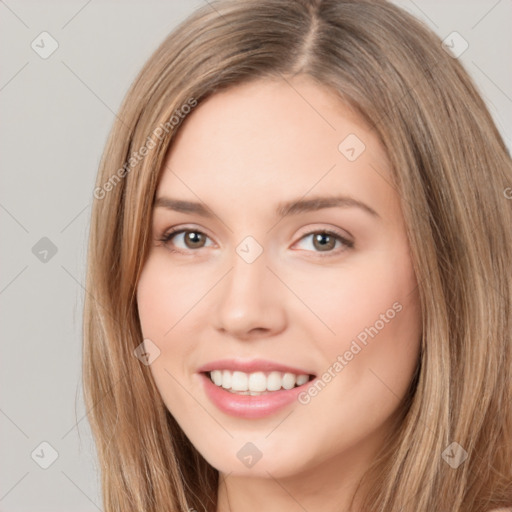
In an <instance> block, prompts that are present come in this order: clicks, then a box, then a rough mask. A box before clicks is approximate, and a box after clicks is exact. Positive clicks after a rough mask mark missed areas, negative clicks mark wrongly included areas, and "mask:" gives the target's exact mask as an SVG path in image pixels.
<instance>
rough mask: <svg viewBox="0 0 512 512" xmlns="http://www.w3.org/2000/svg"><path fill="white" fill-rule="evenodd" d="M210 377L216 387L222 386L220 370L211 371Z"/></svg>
mask: <svg viewBox="0 0 512 512" xmlns="http://www.w3.org/2000/svg"><path fill="white" fill-rule="evenodd" d="M210 376H211V378H212V380H213V382H214V384H215V385H216V386H222V372H221V371H220V370H213V372H210Z"/></svg>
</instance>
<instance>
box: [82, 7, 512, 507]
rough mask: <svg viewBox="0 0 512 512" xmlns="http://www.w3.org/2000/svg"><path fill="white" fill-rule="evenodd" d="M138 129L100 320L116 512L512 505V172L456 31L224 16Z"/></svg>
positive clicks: (98, 367) (124, 133)
mask: <svg viewBox="0 0 512 512" xmlns="http://www.w3.org/2000/svg"><path fill="white" fill-rule="evenodd" d="M119 118H120V121H119V122H118V123H116V125H115V126H114V128H113V130H112V133H111V135H110V138H109V141H108V144H107V147H106V149H105V153H104V157H103V160H102V163H101V166H100V170H99V173H98V179H97V186H96V189H95V192H94V195H95V198H96V201H95V204H94V209H93V213H92V220H91V233H90V246H89V258H88V279H87V289H88V290H89V292H90V293H88V294H87V296H86V305H85V318H84V387H85V397H86V402H87V405H88V409H89V410H90V422H91V426H92V429H93V432H94V435H95V439H96V443H97V447H98V456H99V460H100V462H101V467H102V484H103V496H104V508H105V510H106V511H107V512H110V511H114V510H122V511H123V512H125V511H126V512H127V511H146V512H147V511H162V510H173V511H174V510H176V511H186V510H197V511H203V510H204V511H216V512H227V511H233V512H235V511H237V512H238V511H243V512H249V511H252V510H268V511H270V510H274V509H275V510H278V509H279V510H287V511H295V510H319V509H320V508H321V509H322V510H326V511H331V510H332V511H341V510H343V511H349V510H350V511H354V512H361V511H368V510H371V511H379V512H385V511H386V512H391V511H393V512H395V511H398V510H400V511H402V512H406V511H411V512H412V511H414V512H418V511H427V510H428V511H430V510H450V511H459V512H484V511H485V512H487V511H490V510H493V509H498V508H500V507H502V508H503V507H510V506H511V505H512V468H511V464H510V461H511V460H512V443H511V438H512V409H511V406H510V403H511V400H510V399H511V396H512V393H511V382H512V375H511V373H512V371H511V368H512V346H511V321H510V318H511V317H510V311H511V295H512V287H511V276H510V270H509V267H510V259H511V255H512V237H511V230H510V227H511V226H512V210H511V202H510V200H509V199H507V197H508V196H507V193H506V190H507V189H508V187H510V186H511V183H512V171H511V169H512V167H511V160H510V156H509V154H508V153H507V150H506V147H505V145H504V143H503V141H502V139H501V137H500V135H499V133H498V131H497V129H496V127H495V125H494V123H493V121H492V119H491V117H490V115H489V113H488V111H487V109H486V107H485V105H484V103H483V101H482V99H481V98H480V96H479V95H478V93H477V92H476V89H475V87H474V85H473V84H472V82H471V80H470V78H469V77H468V75H467V73H466V72H465V71H464V70H463V68H462V67H461V65H460V63H459V62H458V61H457V60H456V59H454V58H453V57H452V56H451V55H449V54H448V53H447V52H446V51H445V49H443V48H442V46H441V42H440V41H439V40H438V38H437V37H436V36H435V35H433V34H432V33H431V32H430V31H429V30H428V29H426V28H425V27H424V26H423V25H422V24H420V23H419V22H418V21H416V20H415V19H413V18H412V17H411V16H410V15H408V14H407V13H405V12H404V11H402V10H400V9H399V8H397V7H395V6H393V5H392V4H389V3H387V2H383V1H378V0H374V1H366V0H364V1H354V0H348V1H343V0H324V1H321V0H316V1H315V0H300V1H286V0H260V1H257V0H242V1H230V0H222V1H220V2H217V3H214V4H211V6H205V7H204V8H202V9H200V10H198V11H197V12H196V13H194V14H193V15H192V16H191V17H190V18H188V19H187V20H186V21H185V22H184V23H182V24H181V25H180V26H179V27H178V28H177V29H176V30H175V31H174V32H173V33H172V34H171V35H170V36H169V37H168V38H167V39H166V40H165V41H164V42H163V44H162V45H161V46H160V48H159V49H158V50H157V51H156V52H155V54H154V55H153V56H152V57H151V58H150V59H149V61H148V62H147V64H146V65H145V66H144V68H143V70H142V71H141V73H140V74H139V76H138V78H137V79H136V81H135V82H134V84H133V86H132V88H131V89H130V91H129V92H128V94H127V96H126V98H125V101H124V103H123V105H122V107H121V109H120V113H119Z"/></svg>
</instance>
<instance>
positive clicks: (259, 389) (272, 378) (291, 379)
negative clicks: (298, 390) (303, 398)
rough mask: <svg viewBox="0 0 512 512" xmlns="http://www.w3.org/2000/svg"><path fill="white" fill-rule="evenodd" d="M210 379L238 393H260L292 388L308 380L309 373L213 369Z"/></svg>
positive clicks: (217, 384) (253, 394)
mask: <svg viewBox="0 0 512 512" xmlns="http://www.w3.org/2000/svg"><path fill="white" fill-rule="evenodd" d="M210 379H211V380H212V382H213V383H214V384H215V385H216V386H219V387H222V388H224V389H226V390H229V391H231V392H232V393H237V394H239V395H252V396H255V395H261V394H264V393H267V392H269V391H278V390H280V389H281V388H283V389H292V388H294V387H295V386H302V385H303V384H305V383H306V382H308V381H309V375H305V374H302V375H295V374H294V373H288V372H286V373H282V372H270V373H268V374H265V373H264V372H255V373H245V372H239V371H234V372H232V371H231V370H213V371H211V372H210Z"/></svg>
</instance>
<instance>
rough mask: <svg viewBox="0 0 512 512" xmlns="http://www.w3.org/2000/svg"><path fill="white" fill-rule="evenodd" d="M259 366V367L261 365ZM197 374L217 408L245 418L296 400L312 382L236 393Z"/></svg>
mask: <svg viewBox="0 0 512 512" xmlns="http://www.w3.org/2000/svg"><path fill="white" fill-rule="evenodd" d="M259 368H260V369H261V367H259ZM277 371H279V370H277ZM294 373H295V371H294ZM303 373H307V372H303ZM199 376H200V378H201V379H202V381H203V386H204V391H205V393H206V395H207V396H208V398H209V399H210V400H211V401H212V402H213V403H214V405H216V406H217V408H218V409H220V410H221V411H222V412H224V413H226V414H229V415H230V416H237V417H239V418H246V419H255V418H263V417H265V416H269V415H271V414H273V413H275V412H277V411H278V410H279V409H282V408H284V407H286V406H287V405H290V404H291V403H293V402H297V401H298V400H297V396H298V395H299V393H301V392H303V391H305V390H306V388H307V386H309V385H310V384H312V383H313V382H314V381H313V380H310V381H309V382H306V384H303V385H302V386H297V387H295V388H292V389H287V390H286V389H282V390H280V391H272V392H270V393H268V394H265V395H255V396H251V395H237V394H235V393H231V392H229V391H226V390H225V389H224V388H221V387H219V386H216V385H215V384H214V383H213V382H212V381H211V380H210V377H209V376H208V375H207V374H205V373H200V374H199Z"/></svg>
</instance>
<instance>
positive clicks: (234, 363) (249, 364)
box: [197, 359, 314, 375]
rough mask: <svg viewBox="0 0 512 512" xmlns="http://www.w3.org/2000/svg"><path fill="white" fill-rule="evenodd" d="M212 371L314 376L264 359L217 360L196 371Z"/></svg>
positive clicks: (310, 372)
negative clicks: (273, 372)
mask: <svg viewBox="0 0 512 512" xmlns="http://www.w3.org/2000/svg"><path fill="white" fill-rule="evenodd" d="M213 370H230V371H232V372H235V371H239V372H244V373H254V372H272V371H275V372H283V373H294V374H296V375H314V372H312V371H310V370H305V369H304V368H295V367H292V366H288V365H285V364H281V363H277V362H274V361H268V360H266V359H218V360H217V361H212V362H210V363H207V364H205V365H203V366H201V367H199V368H198V369H197V371H198V372H199V373H204V372H211V371H213Z"/></svg>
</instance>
